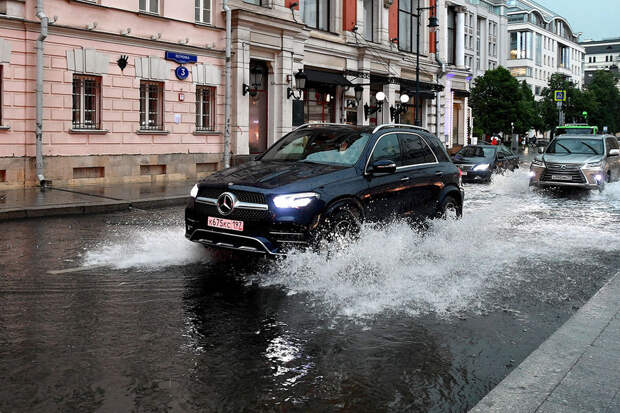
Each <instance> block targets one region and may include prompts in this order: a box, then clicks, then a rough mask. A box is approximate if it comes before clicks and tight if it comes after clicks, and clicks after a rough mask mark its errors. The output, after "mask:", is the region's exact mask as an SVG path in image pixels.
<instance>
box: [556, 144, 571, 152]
mask: <svg viewBox="0 0 620 413" xmlns="http://www.w3.org/2000/svg"><path fill="white" fill-rule="evenodd" d="M555 144H556V145H560V146H561V147H562V148H564V149H566V152H568V153H572V152H571V151H570V149H568V148H567V147H566V146H564V145H562V144H561V143H560V142H556V143H555Z"/></svg>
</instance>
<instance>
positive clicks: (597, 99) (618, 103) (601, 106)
mask: <svg viewBox="0 0 620 413" xmlns="http://www.w3.org/2000/svg"><path fill="white" fill-rule="evenodd" d="M617 81H618V79H616V77H615V76H614V74H613V73H611V72H609V71H605V70H598V71H596V72H594V75H593V77H592V81H591V83H590V84H589V85H588V89H587V91H588V92H589V94H590V97H591V98H592V99H593V100H594V102H593V105H594V106H596V108H597V110H596V111H595V112H588V121H589V122H588V123H589V124H590V125H596V126H598V127H599V130H600V131H602V130H603V127H604V126H607V127H608V129H609V132H611V133H616V132H618V131H620V90H618V88H617V87H616V83H617Z"/></svg>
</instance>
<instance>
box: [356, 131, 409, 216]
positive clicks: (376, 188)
mask: <svg viewBox="0 0 620 413" xmlns="http://www.w3.org/2000/svg"><path fill="white" fill-rule="evenodd" d="M382 160H383V161H385V160H389V161H393V162H394V163H395V164H396V166H397V170H396V172H395V173H393V174H386V173H383V174H376V173H373V172H372V165H373V163H374V162H376V161H382ZM401 165H402V159H401V149H400V143H399V141H398V135H397V134H396V133H387V134H385V135H382V136H381V137H379V139H377V141H376V143H375V145H374V148H373V150H372V152H371V153H370V155H369V158H368V161H367V163H366V168H365V171H364V174H365V176H366V179H367V180H368V187H367V189H366V191H365V192H364V193H363V194H362V196H361V199H362V203H363V205H364V209H365V212H366V217H367V218H368V219H369V220H371V221H381V220H386V219H390V218H393V217H395V216H400V215H402V214H403V213H404V212H405V206H404V205H403V199H404V196H403V190H404V188H403V184H404V183H405V182H406V181H407V179H405V178H407V175H406V174H404V173H403V172H402V169H398V167H400V166H401Z"/></svg>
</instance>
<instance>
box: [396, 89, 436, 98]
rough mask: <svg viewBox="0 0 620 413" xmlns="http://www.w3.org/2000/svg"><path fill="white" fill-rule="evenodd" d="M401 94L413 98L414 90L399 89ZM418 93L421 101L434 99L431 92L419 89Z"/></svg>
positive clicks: (433, 94) (433, 92)
mask: <svg viewBox="0 0 620 413" xmlns="http://www.w3.org/2000/svg"><path fill="white" fill-rule="evenodd" d="M403 92H404V93H406V94H408V95H409V96H410V97H414V96H415V89H401V90H400V93H401V94H402V93H403ZM418 93H419V94H420V97H421V98H422V99H435V91H433V90H426V89H425V90H422V89H420V90H419V91H418Z"/></svg>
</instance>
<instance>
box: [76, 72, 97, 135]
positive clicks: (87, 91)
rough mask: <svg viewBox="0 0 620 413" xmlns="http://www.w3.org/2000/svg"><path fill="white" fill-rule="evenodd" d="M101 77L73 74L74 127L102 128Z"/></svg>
mask: <svg viewBox="0 0 620 413" xmlns="http://www.w3.org/2000/svg"><path fill="white" fill-rule="evenodd" d="M100 111H101V78H100V77H97V76H84V75H74V76H73V128H74V129H101V115H100Z"/></svg>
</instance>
